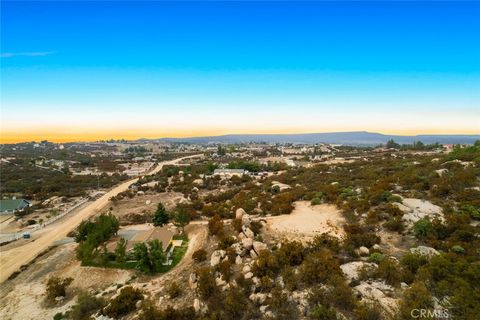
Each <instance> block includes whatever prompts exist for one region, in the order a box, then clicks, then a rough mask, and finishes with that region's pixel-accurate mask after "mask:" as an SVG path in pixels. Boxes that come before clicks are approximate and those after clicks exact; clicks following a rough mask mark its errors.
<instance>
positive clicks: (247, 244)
mask: <svg viewBox="0 0 480 320" xmlns="http://www.w3.org/2000/svg"><path fill="white" fill-rule="evenodd" d="M242 245H243V247H244V248H245V249H246V250H250V249H252V248H253V239H252V238H243V239H242Z"/></svg>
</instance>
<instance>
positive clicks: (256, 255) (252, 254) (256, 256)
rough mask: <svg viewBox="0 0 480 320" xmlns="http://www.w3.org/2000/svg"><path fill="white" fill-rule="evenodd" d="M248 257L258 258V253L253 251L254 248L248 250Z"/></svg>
mask: <svg viewBox="0 0 480 320" xmlns="http://www.w3.org/2000/svg"><path fill="white" fill-rule="evenodd" d="M250 257H252V259H257V258H258V254H257V253H256V252H255V250H253V249H252V250H250Z"/></svg>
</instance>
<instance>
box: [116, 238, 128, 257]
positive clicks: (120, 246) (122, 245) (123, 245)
mask: <svg viewBox="0 0 480 320" xmlns="http://www.w3.org/2000/svg"><path fill="white" fill-rule="evenodd" d="M126 253H127V240H125V239H123V238H120V240H119V241H118V242H117V247H116V248H115V260H117V262H125V257H126Z"/></svg>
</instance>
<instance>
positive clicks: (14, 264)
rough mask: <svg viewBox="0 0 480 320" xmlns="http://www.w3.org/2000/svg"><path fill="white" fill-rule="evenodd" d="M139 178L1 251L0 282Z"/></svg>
mask: <svg viewBox="0 0 480 320" xmlns="http://www.w3.org/2000/svg"><path fill="white" fill-rule="evenodd" d="M198 156H199V155H192V156H188V157H182V158H178V159H175V160H169V161H164V162H161V163H159V164H158V165H157V166H156V168H154V169H153V170H152V171H151V172H149V173H148V175H151V174H155V173H157V172H159V171H160V170H161V169H162V168H163V166H164V165H171V164H177V163H178V162H180V161H182V160H184V159H188V158H193V157H198ZM137 180H138V178H135V179H131V180H128V181H126V182H123V183H122V184H120V185H117V186H116V187H114V188H113V189H111V190H110V191H108V192H107V193H106V194H104V195H103V196H102V197H100V198H99V199H97V200H95V201H94V202H92V203H91V204H89V205H88V206H87V207H85V208H84V209H82V210H80V211H79V212H78V213H77V214H76V215H74V216H72V217H68V218H67V219H65V220H62V221H60V223H59V224H58V226H57V227H56V228H54V229H52V230H51V231H49V232H46V233H44V234H42V236H41V237H40V238H38V239H36V240H35V241H33V242H28V243H26V244H25V245H23V246H20V247H16V248H12V249H10V250H7V251H2V252H0V282H4V281H5V280H7V279H8V277H10V275H11V274H13V273H14V272H15V271H17V270H19V269H20V267H21V266H23V265H26V264H28V263H29V262H31V261H32V260H33V259H35V257H37V256H38V255H39V254H40V253H42V252H43V251H45V250H46V249H48V247H49V246H51V245H52V244H53V243H54V242H55V241H57V240H60V239H63V238H65V237H66V236H67V234H68V233H69V232H70V231H72V230H73V229H75V228H76V227H77V226H78V225H79V224H80V223H81V222H82V220H85V219H88V218H90V217H91V216H93V215H95V214H97V213H98V212H100V211H101V210H102V209H103V208H105V206H107V204H108V203H109V200H110V198H111V197H113V196H116V195H117V194H119V193H121V192H123V191H125V190H127V189H128V187H129V186H130V185H131V184H133V183H135V182H137Z"/></svg>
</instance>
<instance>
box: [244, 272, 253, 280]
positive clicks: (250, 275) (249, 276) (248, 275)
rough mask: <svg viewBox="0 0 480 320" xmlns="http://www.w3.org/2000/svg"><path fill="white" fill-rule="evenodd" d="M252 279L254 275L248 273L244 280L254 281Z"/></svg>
mask: <svg viewBox="0 0 480 320" xmlns="http://www.w3.org/2000/svg"><path fill="white" fill-rule="evenodd" d="M252 277H253V273H252V272H247V273H246V274H245V276H244V278H245V279H247V280H248V279H252Z"/></svg>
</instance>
